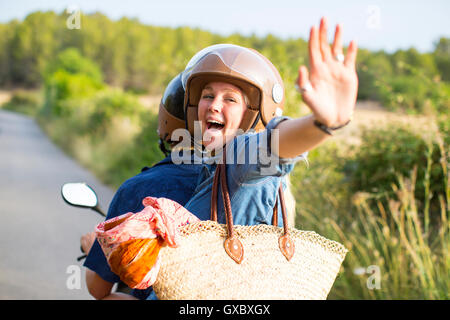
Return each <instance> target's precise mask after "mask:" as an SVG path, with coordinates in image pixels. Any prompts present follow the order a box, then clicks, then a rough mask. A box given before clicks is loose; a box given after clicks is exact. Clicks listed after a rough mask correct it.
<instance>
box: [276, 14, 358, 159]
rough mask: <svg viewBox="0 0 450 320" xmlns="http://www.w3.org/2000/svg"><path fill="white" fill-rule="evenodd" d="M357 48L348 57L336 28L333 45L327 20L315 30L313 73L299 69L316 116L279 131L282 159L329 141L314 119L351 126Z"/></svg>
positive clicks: (304, 94) (283, 124) (300, 82)
mask: <svg viewBox="0 0 450 320" xmlns="http://www.w3.org/2000/svg"><path fill="white" fill-rule="evenodd" d="M356 53H357V46H356V43H355V42H354V41H351V42H350V45H349V46H348V50H347V55H346V56H345V57H344V55H343V48H342V30H341V26H340V25H337V26H336V31H335V35H334V41H333V45H332V47H331V48H330V45H329V44H328V40H327V21H326V19H325V18H322V19H321V21H320V27H319V29H318V30H317V28H316V27H315V26H314V27H312V28H311V31H310V36H309V61H310V70H309V71H308V69H307V68H306V67H305V66H301V67H300V68H299V77H298V86H299V88H300V90H301V92H302V97H303V100H304V101H305V103H306V104H307V105H308V107H309V108H310V109H311V111H312V115H309V116H305V117H302V118H298V119H291V120H286V121H283V122H281V123H280V124H279V125H278V126H277V129H279V138H280V141H279V156H280V157H281V158H293V157H296V156H298V155H300V154H302V153H303V152H306V151H309V150H311V149H313V148H315V147H316V146H318V145H319V144H321V143H322V142H324V141H325V140H326V139H327V138H329V137H330V135H328V134H327V133H325V132H324V131H322V130H320V129H319V128H318V127H317V126H316V125H314V120H316V121H318V122H320V123H321V124H323V125H325V126H326V127H337V126H341V125H343V124H345V123H347V122H348V121H349V120H350V119H351V118H352V116H353V112H354V109H355V104H356V96H357V92H358V77H357V74H356V68H355V64H356Z"/></svg>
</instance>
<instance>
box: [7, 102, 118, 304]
mask: <svg viewBox="0 0 450 320" xmlns="http://www.w3.org/2000/svg"><path fill="white" fill-rule="evenodd" d="M65 182H86V183H88V184H90V185H91V186H93V187H94V189H95V190H96V191H97V194H98V196H99V200H100V205H101V207H102V208H103V209H104V210H106V209H107V207H108V204H109V202H110V201H111V199H112V197H113V191H112V190H111V189H109V188H108V187H106V186H104V185H102V184H101V183H100V182H99V181H98V180H97V179H96V178H95V177H94V176H93V175H92V174H91V173H89V172H88V171H87V170H86V169H84V168H82V167H80V166H79V165H78V164H77V163H76V162H74V161H73V160H72V159H70V158H69V157H68V156H66V155H65V154H64V153H63V152H62V151H61V150H60V149H58V148H57V147H56V146H55V145H54V144H53V143H52V142H50V141H49V140H48V138H47V137H46V136H45V134H43V132H42V131H41V130H40V128H39V127H38V125H37V124H36V123H35V122H34V120H33V119H31V118H29V117H26V116H23V115H19V114H16V113H13V112H8V111H4V110H1V109H0V219H1V221H0V299H64V300H65V299H91V296H90V295H89V293H88V292H87V289H86V285H85V280H84V276H85V268H84V267H82V262H77V260H76V258H77V257H78V256H79V255H81V252H80V236H81V235H82V234H83V233H85V232H88V231H91V230H93V228H94V226H95V225H96V224H97V223H99V222H100V221H101V220H102V217H101V216H100V215H98V214H96V213H95V212H94V211H92V210H89V209H80V208H75V207H70V206H68V205H67V204H66V203H65V202H64V201H63V200H62V198H61V196H60V188H61V185H62V184H63V183H65Z"/></svg>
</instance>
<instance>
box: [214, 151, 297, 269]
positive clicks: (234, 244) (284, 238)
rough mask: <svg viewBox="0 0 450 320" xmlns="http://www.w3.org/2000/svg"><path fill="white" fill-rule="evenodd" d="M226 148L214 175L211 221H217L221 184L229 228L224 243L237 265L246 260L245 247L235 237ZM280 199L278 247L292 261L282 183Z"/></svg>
mask: <svg viewBox="0 0 450 320" xmlns="http://www.w3.org/2000/svg"><path fill="white" fill-rule="evenodd" d="M225 160H226V147H225V148H224V149H223V163H221V164H218V165H217V168H216V172H215V173H214V180H213V186H212V193H211V220H213V221H217V210H218V209H217V199H218V189H219V188H218V185H219V182H220V187H221V188H220V189H221V193H222V200H223V203H224V210H225V220H226V226H227V238H226V239H225V242H224V248H225V251H226V252H227V254H228V255H229V256H230V257H231V258H232V259H233V260H234V261H236V262H237V263H241V262H242V260H243V258H244V247H243V245H242V243H241V241H240V240H239V239H238V238H237V237H235V235H234V231H233V229H234V227H233V215H232V210H231V201H230V194H229V191H228V184H227V177H226V162H225ZM278 194H279V199H280V203H281V214H282V218H283V229H284V232H283V235H281V236H280V238H279V239H278V245H279V248H280V251H281V253H282V254H283V255H284V256H285V257H286V259H287V260H290V259H291V258H292V256H293V255H294V252H295V246H294V242H293V241H292V239H291V237H290V235H289V226H288V222H287V221H288V220H287V213H286V205H285V203H284V195H283V188H282V185H281V183H280V187H279V189H278ZM272 223H273V225H274V226H277V225H278V201H277V202H276V203H275V207H274V216H273V219H272Z"/></svg>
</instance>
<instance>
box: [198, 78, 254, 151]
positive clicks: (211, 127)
mask: <svg viewBox="0 0 450 320" xmlns="http://www.w3.org/2000/svg"><path fill="white" fill-rule="evenodd" d="M246 109H247V106H246V103H245V99H244V95H243V93H242V91H241V89H239V88H238V87H236V86H234V85H232V84H230V83H226V82H210V83H208V84H207V85H206V86H205V87H204V88H203V90H202V93H201V96H200V101H199V103H198V119H199V121H200V122H201V125H202V133H203V145H204V146H205V147H206V148H207V149H209V150H212V149H217V148H220V147H222V146H223V145H224V144H226V143H227V142H228V141H230V140H231V139H232V138H233V137H234V136H235V135H236V132H237V129H238V128H239V125H240V124H241V121H242V118H243V117H244V113H245V110H246Z"/></svg>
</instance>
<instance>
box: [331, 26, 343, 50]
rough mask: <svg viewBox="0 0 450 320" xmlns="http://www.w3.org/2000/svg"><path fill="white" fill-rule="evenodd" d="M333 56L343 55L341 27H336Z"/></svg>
mask: <svg viewBox="0 0 450 320" xmlns="http://www.w3.org/2000/svg"><path fill="white" fill-rule="evenodd" d="M332 51H333V55H334V56H337V55H338V54H342V53H343V50H342V27H341V25H339V24H338V25H336V30H335V32H334V41H333V46H332Z"/></svg>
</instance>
